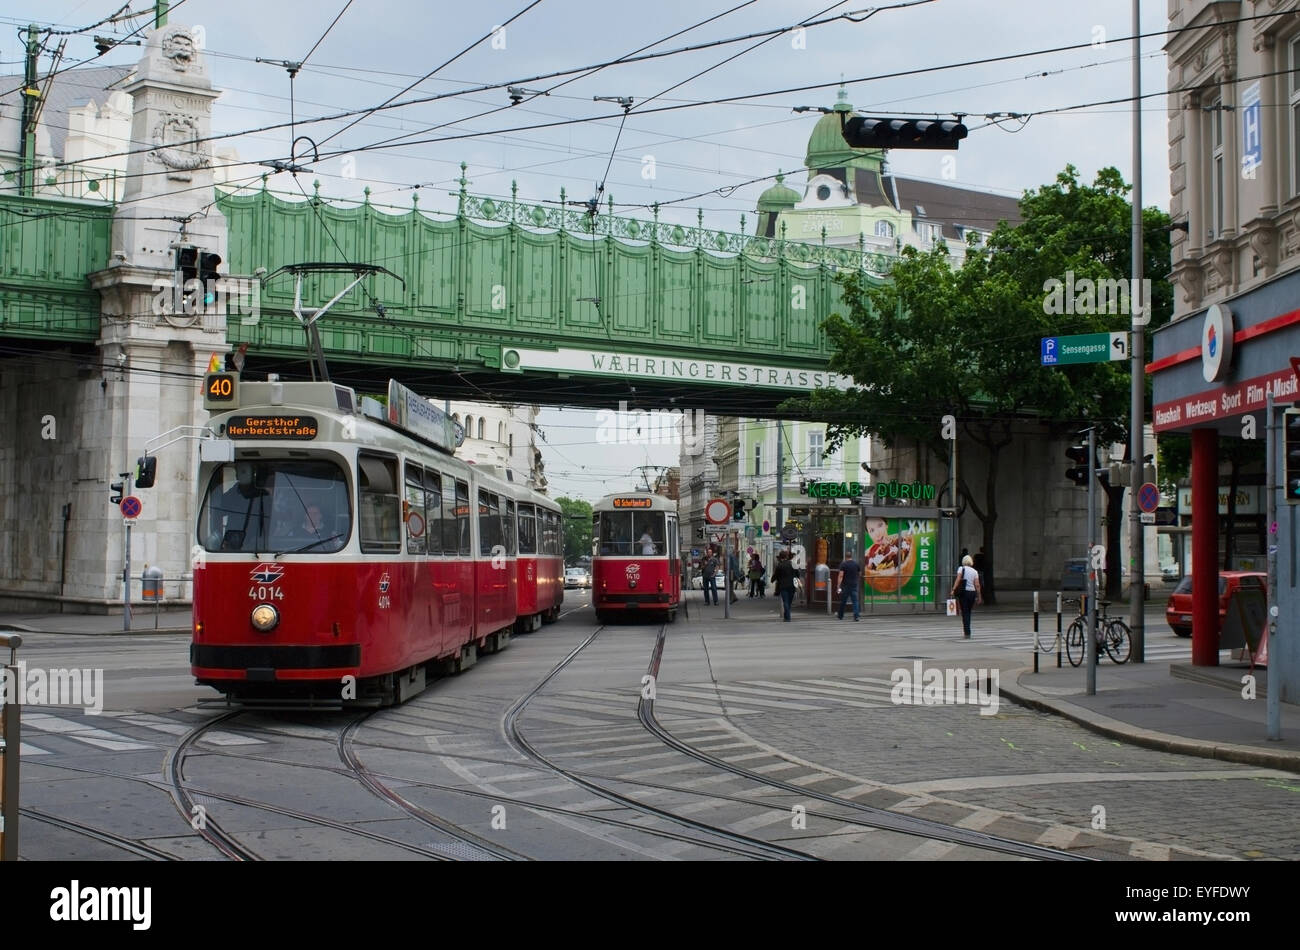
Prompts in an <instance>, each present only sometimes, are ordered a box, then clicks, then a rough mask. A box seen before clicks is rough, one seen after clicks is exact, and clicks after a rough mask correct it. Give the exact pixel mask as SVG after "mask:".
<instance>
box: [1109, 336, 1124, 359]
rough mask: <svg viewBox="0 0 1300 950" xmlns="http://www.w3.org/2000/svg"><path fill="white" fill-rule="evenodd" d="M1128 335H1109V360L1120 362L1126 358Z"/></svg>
mask: <svg viewBox="0 0 1300 950" xmlns="http://www.w3.org/2000/svg"><path fill="white" fill-rule="evenodd" d="M1127 337H1128V334H1127V333H1112V334H1111V335H1110V349H1111V353H1110V358H1111V359H1112V360H1122V359H1127V357H1128V339H1127Z"/></svg>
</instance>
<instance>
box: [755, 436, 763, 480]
mask: <svg viewBox="0 0 1300 950" xmlns="http://www.w3.org/2000/svg"><path fill="white" fill-rule="evenodd" d="M762 474H763V443H762V442H755V443H754V476H755V477H758V476H759V475H762Z"/></svg>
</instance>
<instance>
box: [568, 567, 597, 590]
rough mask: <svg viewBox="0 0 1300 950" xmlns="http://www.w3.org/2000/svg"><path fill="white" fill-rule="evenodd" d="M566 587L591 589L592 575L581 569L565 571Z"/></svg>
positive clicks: (575, 568)
mask: <svg viewBox="0 0 1300 950" xmlns="http://www.w3.org/2000/svg"><path fill="white" fill-rule="evenodd" d="M564 586H565V588H566V589H567V588H570V587H586V588H590V587H591V574H590V573H589V572H587V571H586V570H584V569H583V568H581V567H570V568H566V569H565V571H564Z"/></svg>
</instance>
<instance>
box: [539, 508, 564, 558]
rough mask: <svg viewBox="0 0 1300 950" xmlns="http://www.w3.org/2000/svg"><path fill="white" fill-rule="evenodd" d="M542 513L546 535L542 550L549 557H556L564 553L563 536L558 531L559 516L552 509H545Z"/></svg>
mask: <svg viewBox="0 0 1300 950" xmlns="http://www.w3.org/2000/svg"><path fill="white" fill-rule="evenodd" d="M542 514H543V516H544V517H545V519H546V536H545V539H544V544H543V547H542V551H543V553H545V554H547V555H548V556H550V557H556V556H557V555H560V554H562V553H564V538H563V535H562V534H561V532H560V516H559V515H557V514H556V513H555V512H553V511H546V512H543V513H542Z"/></svg>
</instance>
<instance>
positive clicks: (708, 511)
mask: <svg viewBox="0 0 1300 950" xmlns="http://www.w3.org/2000/svg"><path fill="white" fill-rule="evenodd" d="M704 518H705V520H706V521H708V523H709V524H726V523H727V522H728V521H730V520H731V505H729V504H727V502H726V501H725V500H724V499H722V498H714V499H711V500H710V501H709V503H708V504H707V505H705V506H704Z"/></svg>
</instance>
